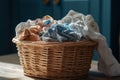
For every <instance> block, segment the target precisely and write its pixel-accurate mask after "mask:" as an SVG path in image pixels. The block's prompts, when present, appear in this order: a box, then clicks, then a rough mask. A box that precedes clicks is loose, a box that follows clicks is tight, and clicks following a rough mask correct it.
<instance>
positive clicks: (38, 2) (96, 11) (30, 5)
mask: <svg viewBox="0 0 120 80" xmlns="http://www.w3.org/2000/svg"><path fill="white" fill-rule="evenodd" d="M119 3H120V1H119V0H118V1H115V0H0V28H1V29H0V37H1V38H0V55H8V54H13V53H17V50H16V46H15V44H13V43H12V38H13V37H15V27H16V25H17V24H19V23H20V22H25V21H27V20H28V19H31V20H34V19H36V18H42V17H43V16H45V15H50V16H52V17H53V18H54V19H56V20H58V19H61V18H62V17H64V16H65V15H66V14H67V12H68V11H69V10H71V9H73V10H75V11H78V12H80V13H83V14H85V15H87V14H91V15H92V16H93V17H94V19H95V21H96V22H97V23H98V25H99V28H100V32H101V34H103V35H104V36H105V37H106V40H107V43H108V45H109V47H110V48H112V51H113V55H114V56H115V57H116V59H117V60H118V61H120V52H119V32H120V29H119V27H120V22H119V20H120V9H119V7H120V4H119ZM94 59H96V60H97V59H98V57H97V54H94Z"/></svg>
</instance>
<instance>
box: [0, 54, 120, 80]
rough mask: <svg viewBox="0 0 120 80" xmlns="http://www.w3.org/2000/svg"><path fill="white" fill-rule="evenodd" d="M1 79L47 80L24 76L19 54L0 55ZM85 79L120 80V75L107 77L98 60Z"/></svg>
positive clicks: (93, 63)
mask: <svg viewBox="0 0 120 80" xmlns="http://www.w3.org/2000/svg"><path fill="white" fill-rule="evenodd" d="M0 80H45V79H36V78H31V77H27V76H24V74H23V69H22V67H21V66H20V64H19V57H18V56H17V54H11V55H6V56H0ZM84 80H120V77H107V76H105V75H104V74H102V73H100V72H99V71H98V70H97V61H92V64H91V69H90V71H89V75H88V77H87V78H86V79H84Z"/></svg>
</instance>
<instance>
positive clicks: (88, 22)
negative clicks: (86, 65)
mask: <svg viewBox="0 0 120 80" xmlns="http://www.w3.org/2000/svg"><path fill="white" fill-rule="evenodd" d="M76 20H77V21H78V23H79V24H80V26H81V27H83V28H82V29H83V33H84V36H85V37H87V38H89V39H92V40H94V41H96V42H98V46H97V52H98V54H99V61H98V62H99V63H98V70H99V71H101V72H103V73H104V74H105V75H107V76H120V64H119V63H118V61H117V60H116V59H115V57H114V56H113V55H112V51H111V49H110V48H109V47H108V45H107V42H106V38H105V37H104V36H103V35H102V34H101V33H100V32H99V27H98V25H97V23H96V22H95V21H94V19H93V17H92V16H91V15H87V16H85V15H83V14H81V13H78V12H76V11H73V10H70V11H69V12H68V14H67V15H66V16H65V17H64V18H63V19H62V20H61V21H62V22H68V23H71V22H76Z"/></svg>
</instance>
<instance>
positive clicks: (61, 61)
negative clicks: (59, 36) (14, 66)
mask: <svg viewBox="0 0 120 80" xmlns="http://www.w3.org/2000/svg"><path fill="white" fill-rule="evenodd" d="M12 41H13V42H14V43H15V44H16V46H17V49H18V55H19V58H20V63H21V65H22V66H23V70H24V75H27V76H31V77H37V78H45V79H52V80H74V79H78V78H79V79H80V78H86V77H87V76H88V71H89V69H90V66H91V61H92V56H93V51H94V48H95V47H96V45H97V43H96V42H94V41H88V40H84V41H80V42H44V41H19V40H17V39H15V38H13V40H12Z"/></svg>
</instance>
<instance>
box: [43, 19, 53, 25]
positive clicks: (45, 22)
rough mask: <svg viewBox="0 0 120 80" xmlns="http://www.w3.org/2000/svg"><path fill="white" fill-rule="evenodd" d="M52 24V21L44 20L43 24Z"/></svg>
mask: <svg viewBox="0 0 120 80" xmlns="http://www.w3.org/2000/svg"><path fill="white" fill-rule="evenodd" d="M50 22H51V21H50V20H49V19H47V20H43V24H44V25H48V24H49V23H50Z"/></svg>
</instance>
